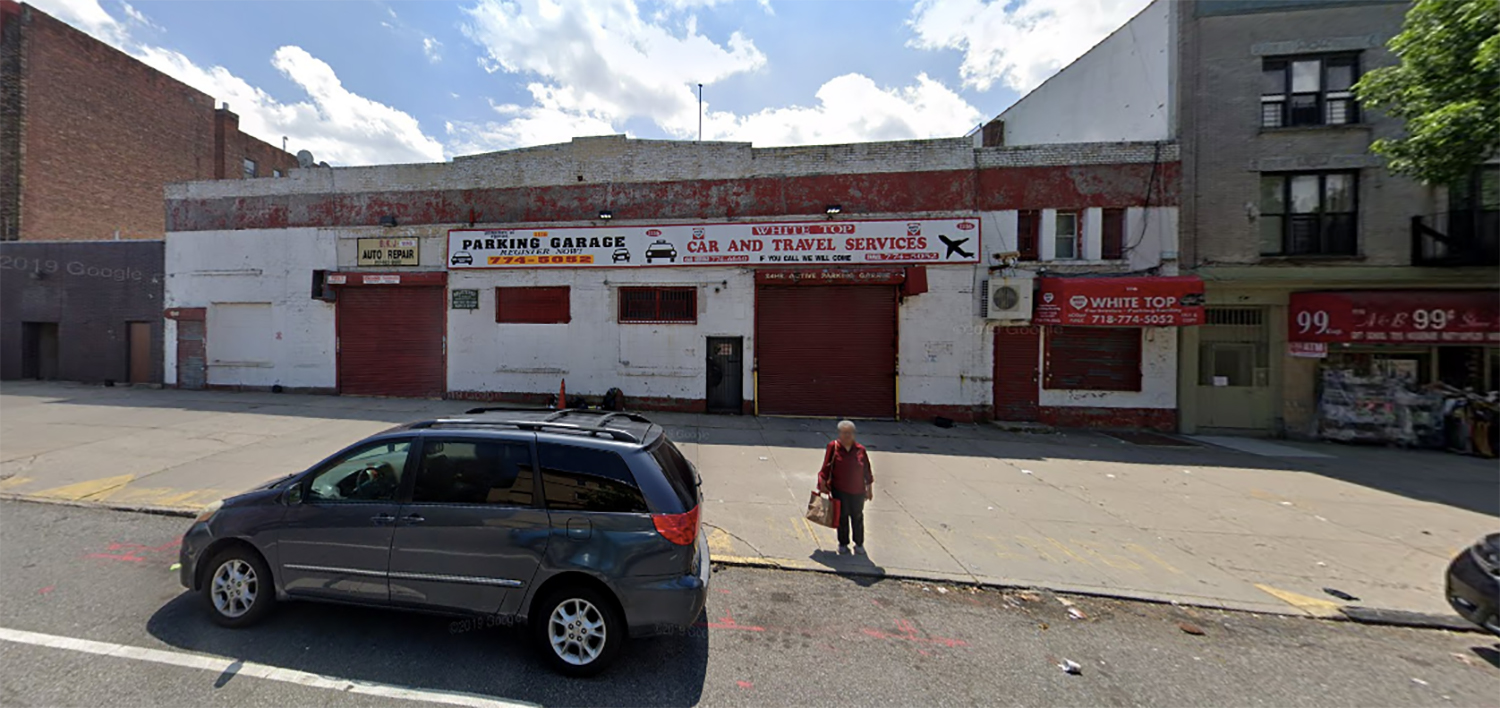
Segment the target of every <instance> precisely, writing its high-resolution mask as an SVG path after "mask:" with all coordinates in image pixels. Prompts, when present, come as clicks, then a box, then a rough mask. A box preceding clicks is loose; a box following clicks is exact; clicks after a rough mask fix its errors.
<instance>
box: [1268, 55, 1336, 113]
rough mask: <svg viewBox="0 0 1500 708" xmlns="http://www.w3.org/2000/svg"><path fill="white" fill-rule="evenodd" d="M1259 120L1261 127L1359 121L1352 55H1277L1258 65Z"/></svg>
mask: <svg viewBox="0 0 1500 708" xmlns="http://www.w3.org/2000/svg"><path fill="white" fill-rule="evenodd" d="M1261 77H1262V88H1261V94H1260V124H1261V127H1263V128H1284V127H1288V126H1304V125H1345V124H1348V123H1358V122H1359V107H1358V106H1357V105H1355V102H1354V82H1355V81H1357V80H1358V79H1359V58H1358V57H1357V56H1354V55H1347V54H1346V55H1335V56H1324V57H1277V58H1274V59H1266V60H1265V63H1264V64H1262V69H1261Z"/></svg>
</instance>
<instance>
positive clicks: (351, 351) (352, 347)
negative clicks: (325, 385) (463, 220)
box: [324, 272, 448, 398]
mask: <svg viewBox="0 0 1500 708" xmlns="http://www.w3.org/2000/svg"><path fill="white" fill-rule="evenodd" d="M446 276H447V274H446V273H430V272H429V273H394V272H392V273H329V274H327V275H326V276H324V283H325V284H326V285H328V286H329V288H331V289H332V290H333V291H334V293H335V295H334V299H335V301H336V302H337V303H338V305H337V315H336V322H337V325H336V326H337V328H338V340H337V345H336V351H337V354H338V357H337V358H338V390H339V393H342V394H346V395H356V396H400V397H407V398H441V397H442V395H443V394H444V392H445V391H446V390H447V378H448V377H447V367H446V365H445V362H444V360H443V354H444V346H443V342H444V340H445V330H446V320H445V318H444V315H445V314H446V313H447V307H446V300H447V298H446V292H445V288H444V286H445V285H446V284H447V280H448V279H447V277H446Z"/></svg>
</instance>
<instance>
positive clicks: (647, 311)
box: [619, 288, 698, 324]
mask: <svg viewBox="0 0 1500 708" xmlns="http://www.w3.org/2000/svg"><path fill="white" fill-rule="evenodd" d="M619 321H620V322H621V323H625V324H674V323H676V324H696V323H697V322H698V289H697V288H620V318H619Z"/></svg>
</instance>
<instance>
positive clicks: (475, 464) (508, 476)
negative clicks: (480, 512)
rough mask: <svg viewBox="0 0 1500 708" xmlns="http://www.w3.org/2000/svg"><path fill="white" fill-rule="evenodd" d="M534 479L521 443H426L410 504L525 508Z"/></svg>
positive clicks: (464, 441)
mask: <svg viewBox="0 0 1500 708" xmlns="http://www.w3.org/2000/svg"><path fill="white" fill-rule="evenodd" d="M534 486H535V475H533V474H532V470H531V448H530V447H529V446H527V445H526V444H524V443H515V442H500V441H485V440H428V441H427V442H426V444H425V445H424V446H423V448H422V463H421V467H419V468H418V469H417V479H416V484H415V485H414V487H413V489H412V497H411V500H412V501H413V502H434V503H444V504H505V505H510V506H531V497H532V487H534Z"/></svg>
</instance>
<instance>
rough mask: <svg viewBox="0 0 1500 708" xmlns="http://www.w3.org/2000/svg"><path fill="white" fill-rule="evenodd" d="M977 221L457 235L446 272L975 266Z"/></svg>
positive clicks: (687, 226)
mask: <svg viewBox="0 0 1500 708" xmlns="http://www.w3.org/2000/svg"><path fill="white" fill-rule="evenodd" d="M979 254H980V250H979V219H978V218H961V219H921V220H902V221H809V222H792V223H738V224H696V225H694V224H674V225H667V226H596V227H573V228H561V229H485V230H481V229H454V230H452V231H449V232H448V259H447V262H448V267H449V268H451V269H454V270H465V269H470V268H591V267H594V268H597V267H617V268H627V267H645V266H717V265H730V266H747V265H780V264H813V265H833V264H842V265H854V264H858V265H895V264H907V263H920V264H931V265H938V264H943V263H977V262H978V261H979Z"/></svg>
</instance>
